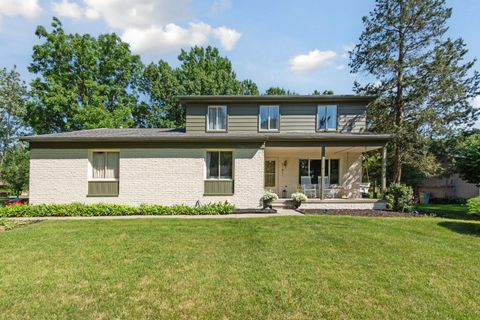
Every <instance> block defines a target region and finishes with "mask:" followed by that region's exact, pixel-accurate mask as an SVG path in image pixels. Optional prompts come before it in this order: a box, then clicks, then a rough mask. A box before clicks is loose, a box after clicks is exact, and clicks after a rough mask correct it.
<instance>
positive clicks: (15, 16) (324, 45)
mask: <svg viewBox="0 0 480 320" xmlns="http://www.w3.org/2000/svg"><path fill="white" fill-rule="evenodd" d="M447 4H448V5H449V6H451V7H453V17H452V18H451V19H450V21H449V25H450V30H449V35H450V36H452V37H459V36H461V37H463V38H464V39H465V41H466V43H467V45H468V47H469V49H470V52H469V56H468V58H475V57H479V56H480V41H479V40H478V30H480V19H478V12H480V1H478V0H447ZM373 5H374V0H335V1H331V0H298V1H278V0H276V1H274V0H272V1H270V0H256V1H255V0H201V1H193V0H192V1H190V0H173V1H172V0H77V1H74V0H0V48H2V49H1V50H0V65H1V66H5V67H9V68H10V67H12V66H13V65H17V66H18V70H19V71H20V72H21V73H22V75H23V76H24V77H25V78H26V79H30V78H31V76H30V75H29V74H28V72H27V70H26V68H27V66H28V64H29V62H30V58H31V53H32V45H34V44H35V43H37V41H38V40H37V39H36V37H35V36H34V31H35V28H36V26H37V25H45V26H48V25H49V24H50V21H51V18H52V16H57V17H59V18H60V19H61V20H62V22H63V24H64V29H65V30H66V31H67V32H79V33H86V32H88V33H91V34H94V35H97V34H99V33H105V32H116V33H117V34H119V35H120V36H121V37H122V39H124V40H125V41H127V42H129V43H130V44H131V47H132V50H133V51H134V52H136V53H138V54H140V55H141V56H142V59H143V61H144V62H145V63H147V62H150V61H157V60H159V59H165V60H167V61H168V62H170V63H171V64H173V65H176V64H177V59H176V56H177V55H178V53H179V50H180V48H182V47H183V48H188V47H189V46H190V45H193V44H199V45H208V44H212V45H215V46H218V47H219V48H220V50H221V52H222V54H223V55H226V56H228V58H230V60H231V61H232V63H233V65H234V69H235V71H236V72H237V75H238V77H239V78H240V79H245V78H249V79H252V80H254V81H255V82H256V83H257V84H258V86H259V87H260V89H261V90H262V91H263V90H265V89H266V88H268V87H270V86H282V87H285V88H288V89H291V90H294V91H296V92H299V93H303V94H309V93H311V92H312V91H313V90H314V89H320V90H324V89H332V90H334V91H335V93H351V91H352V84H353V82H354V80H355V79H358V80H360V81H361V80H362V76H358V75H352V74H350V73H349V70H348V57H347V55H346V51H347V50H348V49H349V48H351V46H352V45H354V44H355V43H356V41H357V39H358V37H359V35H360V33H361V31H362V23H361V17H362V16H363V15H367V14H368V12H369V11H370V10H372V9H373ZM476 68H477V69H480V68H479V65H478V63H477V65H476ZM475 103H476V105H477V106H480V99H477V100H476V101H475Z"/></svg>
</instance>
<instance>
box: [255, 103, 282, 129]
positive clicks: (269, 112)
mask: <svg viewBox="0 0 480 320" xmlns="http://www.w3.org/2000/svg"><path fill="white" fill-rule="evenodd" d="M279 122H280V111H279V107H278V106H260V113H259V125H260V130H261V131H264V130H266V131H268V130H272V131H278V128H279Z"/></svg>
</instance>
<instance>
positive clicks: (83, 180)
mask: <svg viewBox="0 0 480 320" xmlns="http://www.w3.org/2000/svg"><path fill="white" fill-rule="evenodd" d="M205 152H206V150H202V149H122V150H120V171H119V172H120V192H119V196H118V197H87V188H88V185H87V183H88V168H89V166H88V150H87V149H35V148H34V149H32V150H31V153H30V156H31V160H30V203H32V204H40V203H71V202H81V203H100V202H102V203H124V204H132V205H139V204H142V203H144V204H164V205H171V204H181V203H183V204H187V205H195V203H196V201H197V200H200V202H201V203H207V202H217V201H226V200H227V201H229V202H231V203H234V204H235V205H236V206H237V207H238V208H255V207H257V206H259V204H260V197H261V196H262V194H263V178H264V177H263V170H264V151H263V149H236V150H235V151H234V155H235V164H234V179H235V194H234V195H233V196H203V182H204V176H205Z"/></svg>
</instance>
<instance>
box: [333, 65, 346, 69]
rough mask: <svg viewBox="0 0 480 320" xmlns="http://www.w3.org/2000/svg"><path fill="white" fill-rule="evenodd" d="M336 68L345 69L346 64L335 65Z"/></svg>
mask: <svg viewBox="0 0 480 320" xmlns="http://www.w3.org/2000/svg"><path fill="white" fill-rule="evenodd" d="M335 69H337V70H343V69H345V65H344V64H339V65H337V66H335Z"/></svg>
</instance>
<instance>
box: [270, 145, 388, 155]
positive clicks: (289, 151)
mask: <svg viewBox="0 0 480 320" xmlns="http://www.w3.org/2000/svg"><path fill="white" fill-rule="evenodd" d="M381 148H382V146H363V147H326V148H325V151H326V155H327V156H333V155H336V154H342V153H362V152H367V151H371V150H377V149H381ZM300 154H302V155H303V154H309V155H318V156H319V157H321V154H322V147H268V146H267V147H266V148H265V156H266V157H269V156H292V155H300Z"/></svg>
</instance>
